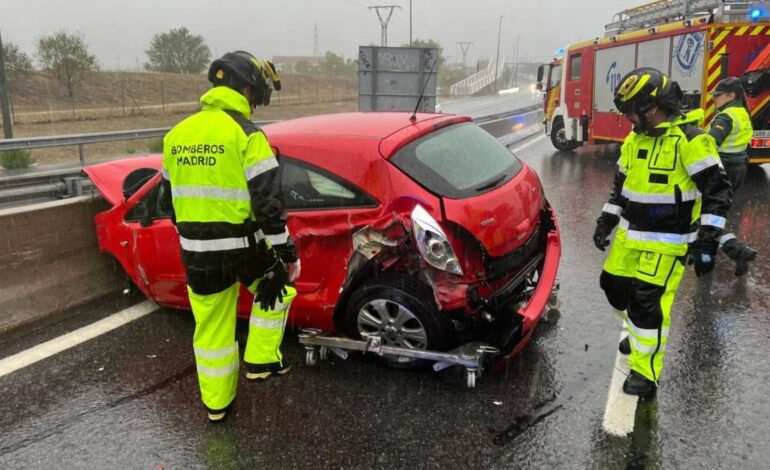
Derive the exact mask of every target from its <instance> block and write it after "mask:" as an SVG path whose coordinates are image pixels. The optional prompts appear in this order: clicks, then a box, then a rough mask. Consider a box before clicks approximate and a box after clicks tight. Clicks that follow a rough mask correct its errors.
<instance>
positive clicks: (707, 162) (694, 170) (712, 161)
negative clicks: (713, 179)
mask: <svg viewBox="0 0 770 470" xmlns="http://www.w3.org/2000/svg"><path fill="white" fill-rule="evenodd" d="M714 165H717V166H719V158H718V157H715V156H713V155H709V156H708V157H706V158H704V159H703V160H698V161H697V162H695V163H691V164H689V165H687V174H688V175H690V176H692V175H695V174H698V173H700V172H701V171H703V170H705V169H706V168H711V167H712V166H714Z"/></svg>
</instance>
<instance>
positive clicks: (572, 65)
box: [569, 54, 583, 80]
mask: <svg viewBox="0 0 770 470" xmlns="http://www.w3.org/2000/svg"><path fill="white" fill-rule="evenodd" d="M582 63H583V56H582V54H575V55H573V56H570V58H569V79H570V80H578V79H580V69H581V67H580V66H581V64H582Z"/></svg>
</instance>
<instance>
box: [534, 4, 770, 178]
mask: <svg viewBox="0 0 770 470" xmlns="http://www.w3.org/2000/svg"><path fill="white" fill-rule="evenodd" d="M768 7H770V1H758V2H736V1H731V0H725V1H720V0H700V1H698V0H661V1H656V2H652V3H649V4H646V5H642V6H640V7H637V8H634V9H631V10H625V11H623V12H621V13H618V14H617V15H615V18H614V21H613V23H611V24H609V25H607V26H606V27H605V29H606V33H605V35H604V37H601V38H599V37H597V38H595V39H593V40H588V41H584V42H581V43H578V44H573V45H570V46H569V47H568V48H566V49H565V50H564V53H563V55H562V56H561V57H559V58H557V59H554V60H553V62H551V63H550V64H545V65H541V67H540V69H539V70H538V87H539V88H540V89H541V90H543V91H544V92H545V97H544V105H545V127H546V133H547V134H548V135H549V136H550V137H551V142H552V143H553V145H554V146H555V147H556V148H557V149H559V150H571V149H574V148H576V147H578V146H580V145H582V144H584V143H588V144H594V143H606V142H613V141H615V142H622V141H623V139H624V138H625V137H626V135H628V133H629V131H630V130H631V124H630V122H628V120H626V119H625V118H624V117H623V116H622V115H620V114H618V112H617V110H616V109H615V106H614V103H613V93H614V90H615V88H616V87H617V85H618V82H619V81H620V79H621V78H622V77H623V76H624V75H625V74H626V73H628V72H630V71H631V70H633V69H634V68H637V67H654V68H656V69H658V70H660V71H662V72H664V73H666V74H668V75H669V76H670V77H671V78H672V79H673V80H676V81H677V82H679V86H680V87H681V88H682V91H683V92H684V94H685V103H686V104H687V106H688V107H691V108H696V107H701V108H703V109H704V111H705V114H706V120H705V122H704V125H706V124H707V123H709V122H710V121H711V119H713V117H714V115H715V113H716V108H715V106H714V102H713V100H712V99H711V96H710V95H709V94H708V92H709V91H712V90H713V89H714V88H715V87H716V85H717V83H718V82H719V81H720V80H721V79H722V78H725V77H729V76H735V77H741V79H742V80H743V84H744V88H745V89H746V92H747V95H748V96H747V97H748V104H749V113H750V115H751V118H752V125H753V127H754V137H753V139H752V140H751V143H750V146H749V149H748V153H749V162H750V163H768V162H770V16H769V15H768ZM696 8H697V9H696ZM671 19H676V20H675V21H673V22H672V21H671Z"/></svg>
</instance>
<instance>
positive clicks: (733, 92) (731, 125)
mask: <svg viewBox="0 0 770 470" xmlns="http://www.w3.org/2000/svg"><path fill="white" fill-rule="evenodd" d="M709 94H710V95H711V96H712V97H713V99H714V105H716V107H717V111H719V113H718V114H717V115H716V116H715V117H714V119H713V120H712V121H711V124H709V126H708V128H707V129H706V130H707V131H708V133H709V135H710V136H712V137H713V138H714V140H715V141H716V143H717V151H718V152H719V158H721V159H722V165H723V166H724V167H725V171H726V172H727V176H728V177H729V178H730V184H732V185H733V191H737V190H738V188H739V187H740V186H741V185H742V184H743V181H744V179H746V166H747V164H748V155H747V154H746V147H748V145H749V142H751V136H752V135H753V134H754V129H753V128H752V127H751V116H749V112H748V110H747V109H746V108H747V103H746V94H745V92H744V91H743V85H742V84H741V79H740V78H737V77H728V78H725V79H724V80H722V81H720V82H719V83H718V84H717V86H716V88H715V89H714V91H712V92H710V93H709Z"/></svg>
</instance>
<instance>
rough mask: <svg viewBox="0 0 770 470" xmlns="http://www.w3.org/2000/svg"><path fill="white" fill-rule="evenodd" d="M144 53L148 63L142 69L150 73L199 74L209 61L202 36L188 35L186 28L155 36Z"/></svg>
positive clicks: (209, 54) (209, 55)
mask: <svg viewBox="0 0 770 470" xmlns="http://www.w3.org/2000/svg"><path fill="white" fill-rule="evenodd" d="M145 53H146V54H147V58H148V59H149V61H148V62H147V63H145V64H144V68H145V69H146V70H149V71H152V72H171V73H201V72H203V71H204V70H206V67H207V66H208V65H209V62H210V61H211V50H210V49H209V46H207V45H206V43H205V42H204V40H203V36H197V35H193V34H190V31H189V30H188V29H187V28H176V29H172V30H170V31H169V32H167V33H160V34H156V35H155V36H153V37H152V42H151V43H150V48H149V49H147V50H146V51H145Z"/></svg>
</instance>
